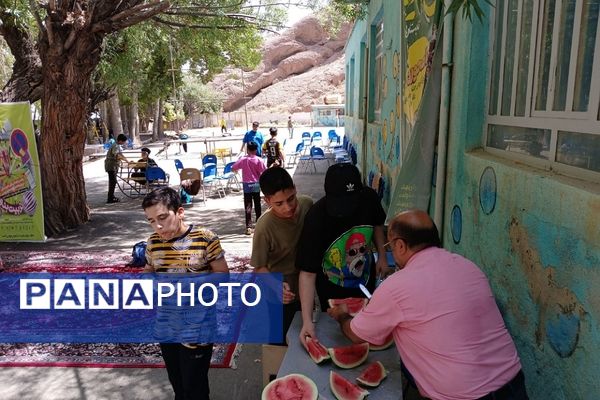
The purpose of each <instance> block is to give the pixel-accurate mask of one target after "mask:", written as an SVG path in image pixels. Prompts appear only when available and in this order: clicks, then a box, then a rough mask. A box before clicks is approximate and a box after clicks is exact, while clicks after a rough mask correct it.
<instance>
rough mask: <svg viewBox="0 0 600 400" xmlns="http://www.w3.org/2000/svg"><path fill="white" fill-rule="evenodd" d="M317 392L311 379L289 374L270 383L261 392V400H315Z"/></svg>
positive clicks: (317, 395)
mask: <svg viewBox="0 0 600 400" xmlns="http://www.w3.org/2000/svg"><path fill="white" fill-rule="evenodd" d="M318 397H319V391H318V390H317V385H315V383H314V382H313V381H312V379H310V378H308V377H306V376H304V375H300V374H290V375H286V376H283V377H281V378H278V379H275V380H274V381H272V382H270V383H269V384H268V385H267V386H265V388H264V389H263V391H262V397H261V399H262V400H291V399H294V400H317V398H318Z"/></svg>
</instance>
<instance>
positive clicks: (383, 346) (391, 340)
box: [369, 335, 394, 351]
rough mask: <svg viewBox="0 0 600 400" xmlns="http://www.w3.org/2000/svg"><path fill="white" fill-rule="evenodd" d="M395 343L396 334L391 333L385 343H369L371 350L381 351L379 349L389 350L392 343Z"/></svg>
mask: <svg viewBox="0 0 600 400" xmlns="http://www.w3.org/2000/svg"><path fill="white" fill-rule="evenodd" d="M393 344H394V336H392V335H390V337H389V338H388V339H387V340H386V341H385V343H384V344H380V345H377V344H373V343H369V350H370V351H379V350H387V349H389V348H390V347H392V345H393Z"/></svg>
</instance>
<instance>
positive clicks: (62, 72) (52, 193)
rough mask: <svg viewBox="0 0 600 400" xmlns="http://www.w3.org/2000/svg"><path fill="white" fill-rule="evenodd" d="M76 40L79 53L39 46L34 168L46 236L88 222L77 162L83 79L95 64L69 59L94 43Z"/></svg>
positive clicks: (86, 84)
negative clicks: (40, 91)
mask: <svg viewBox="0 0 600 400" xmlns="http://www.w3.org/2000/svg"><path fill="white" fill-rule="evenodd" d="M81 40H82V42H80V43H82V47H83V48H82V47H80V46H74V48H72V50H71V52H65V51H64V49H62V48H59V46H50V47H45V46H43V47H42V60H44V68H43V70H42V71H43V80H44V91H43V94H42V109H43V112H42V126H43V127H44V129H43V130H44V132H43V134H42V135H41V137H40V148H41V151H40V169H41V176H42V187H43V192H44V216H45V221H44V222H45V230H46V234H47V235H48V236H53V235H55V234H56V233H59V232H64V231H66V230H69V229H72V228H76V227H77V226H79V225H81V224H83V223H84V222H87V221H88V220H89V217H90V210H89V208H88V206H87V202H86V194H85V193H86V192H85V180H84V177H83V163H82V160H83V150H84V147H85V137H86V132H85V126H86V124H85V123H86V120H87V111H88V110H87V104H88V101H89V98H90V91H91V84H90V80H89V77H90V73H91V71H92V69H93V68H94V66H95V65H96V64H97V60H96V62H94V57H87V59H86V58H85V57H82V58H83V59H82V58H80V57H76V56H74V55H73V54H72V53H77V55H79V54H81V53H82V52H85V53H87V51H86V50H87V46H89V45H93V44H92V43H94V39H93V38H88V40H87V41H85V40H83V39H81Z"/></svg>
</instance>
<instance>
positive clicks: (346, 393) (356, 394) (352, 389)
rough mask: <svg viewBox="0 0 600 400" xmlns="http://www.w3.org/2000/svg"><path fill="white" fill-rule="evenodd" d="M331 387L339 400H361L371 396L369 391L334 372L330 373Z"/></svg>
mask: <svg viewBox="0 0 600 400" xmlns="http://www.w3.org/2000/svg"><path fill="white" fill-rule="evenodd" d="M329 387H330V388H331V391H332V392H333V395H334V396H335V398H336V399H338V400H361V399H364V398H365V397H367V396H368V395H369V392H368V391H366V390H365V389H363V388H361V387H360V386H357V385H355V384H354V383H352V382H350V381H349V380H348V379H346V378H344V377H343V376H341V375H340V374H337V373H335V372H333V371H331V372H330V373H329Z"/></svg>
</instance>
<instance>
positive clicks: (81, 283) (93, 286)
mask: <svg viewBox="0 0 600 400" xmlns="http://www.w3.org/2000/svg"><path fill="white" fill-rule="evenodd" d="M220 288H225V289H226V301H227V303H226V304H227V307H232V305H233V304H234V302H239V301H241V303H242V304H244V305H245V306H248V307H253V306H256V305H257V304H258V303H259V302H260V300H261V289H260V287H259V286H258V285H257V284H255V283H244V284H241V283H240V282H220V283H218V284H215V283H211V282H203V283H198V282H190V281H188V280H183V281H181V282H160V281H156V280H153V279H92V278H77V279H63V278H61V279H58V278H57V279H20V280H19V289H20V291H19V298H20V302H19V307H20V309H22V310H28V309H29V310H52V309H55V310H82V309H90V310H111V309H124V310H128V309H130V310H144V309H147V310H149V309H152V308H154V304H155V297H156V305H157V307H162V306H163V302H165V301H168V302H169V304H170V305H177V306H178V307H182V306H184V307H194V306H203V307H212V306H214V305H215V304H216V303H217V302H218V301H219V295H220V293H219V289H220ZM155 293H156V296H155ZM236 297H239V298H236ZM173 301H175V303H173ZM221 301H223V300H221Z"/></svg>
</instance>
